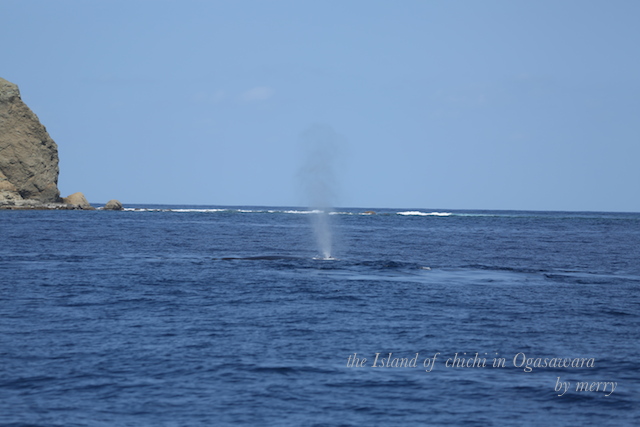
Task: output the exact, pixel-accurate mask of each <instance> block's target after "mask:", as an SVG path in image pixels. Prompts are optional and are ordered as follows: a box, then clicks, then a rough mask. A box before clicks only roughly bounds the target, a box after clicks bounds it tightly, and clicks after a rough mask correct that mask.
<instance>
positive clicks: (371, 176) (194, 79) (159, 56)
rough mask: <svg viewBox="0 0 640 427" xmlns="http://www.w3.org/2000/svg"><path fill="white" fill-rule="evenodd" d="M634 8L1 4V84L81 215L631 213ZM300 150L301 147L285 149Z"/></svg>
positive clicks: (637, 191)
mask: <svg viewBox="0 0 640 427" xmlns="http://www.w3.org/2000/svg"><path fill="white" fill-rule="evenodd" d="M639 17H640V2H639V1H635V0H631V1H604V0H603V1H588V0H579V1H565V0H563V1H557V0H553V1H545V0H542V1H540V0H538V1H517V0H504V1H489V0H482V1H475V0H474V1H445V0H442V1H428V0H419V1H411V0H403V1H391V0H388V1H371V0H365V1H349V0H340V1H330V0H322V1H321V0H295V1H280V0H267V1H249V0H238V1H231V0H228V1H189V0H183V1H141V0H138V1H136V0H127V1H80V0H76V1H65V0H57V1H48V0H47V1H31V0H0V20H1V22H2V24H1V25H0V42H1V43H2V50H1V54H0V77H3V78H5V79H7V80H9V81H11V82H13V83H16V84H18V85H19V87H20V90H21V92H22V98H23V100H24V101H25V102H26V103H27V105H29V106H30V107H31V109H32V110H34V112H35V113H36V114H37V115H38V116H39V117H40V120H41V121H42V122H43V124H44V125H45V126H46V127H47V129H48V130H49V133H50V134H51V136H52V137H53V139H54V140H55V141H56V142H57V143H58V147H59V154H60V178H59V187H60V190H61V192H62V195H63V196H65V195H68V194H70V193H73V192H76V191H82V192H84V193H85V195H86V196H87V198H88V199H89V201H91V202H96V203H100V202H102V203H103V202H106V201H107V200H109V199H112V198H117V199H119V200H121V201H122V202H123V203H125V204H126V203H171V204H209V205H265V206H290V205H296V206H297V205H304V203H305V201H304V197H302V196H301V195H300V191H299V185H298V184H297V183H296V181H297V180H299V176H300V175H299V171H300V168H301V167H302V165H303V164H304V160H303V159H302V157H303V156H302V155H301V152H302V151H304V150H301V149H300V141H301V135H303V134H305V132H308V130H309V129H310V128H311V129H313V126H316V127H317V125H318V124H320V125H322V126H324V128H325V129H333V131H334V132H335V133H336V134H337V135H339V138H336V140H337V141H339V142H340V144H339V145H340V147H339V149H338V150H337V154H336V155H335V156H334V157H335V161H336V163H335V165H334V166H333V167H332V170H333V171H334V173H335V176H334V177H332V181H333V182H334V183H335V186H336V188H335V189H334V190H335V193H336V194H337V198H336V200H337V201H336V204H337V205H338V206H345V207H362V208H372V209H373V208H379V207H392V208H419V209H531V210H593V211H633V212H640V166H639V162H640V54H639V52H640V50H639V49H640V48H639V46H640V25H639V24H638V22H639V21H638V19H639ZM302 139H304V138H302Z"/></svg>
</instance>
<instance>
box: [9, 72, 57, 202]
mask: <svg viewBox="0 0 640 427" xmlns="http://www.w3.org/2000/svg"><path fill="white" fill-rule="evenodd" d="M58 172H59V169H58V146H57V145H56V143H55V142H54V141H53V139H51V137H50V136H49V134H48V133H47V129H46V128H45V127H44V126H43V125H42V124H41V123H40V121H39V120H38V117H37V116H36V115H35V114H34V113H33V112H32V111H31V110H30V109H29V107H27V105H26V104H25V103H24V102H22V99H21V98H20V91H19V90H18V86H16V85H15V84H13V83H10V82H8V81H6V80H4V79H3V78H0V205H2V204H5V205H7V204H9V205H13V204H19V203H21V202H23V201H29V200H30V201H33V202H37V203H60V202H61V199H60V191H59V190H58Z"/></svg>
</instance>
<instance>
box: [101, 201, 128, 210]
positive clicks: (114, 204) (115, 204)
mask: <svg viewBox="0 0 640 427" xmlns="http://www.w3.org/2000/svg"><path fill="white" fill-rule="evenodd" d="M102 209H106V210H108V211H121V210H122V209H124V207H123V206H122V203H120V201H119V200H116V199H113V200H109V201H108V202H107V204H106V205H104V208H102Z"/></svg>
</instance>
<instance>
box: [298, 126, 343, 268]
mask: <svg viewBox="0 0 640 427" xmlns="http://www.w3.org/2000/svg"><path fill="white" fill-rule="evenodd" d="M339 142H340V137H339V135H338V134H337V133H336V132H335V131H334V130H333V129H332V128H331V127H330V126H327V125H313V126H311V127H310V128H309V129H307V130H306V131H305V132H304V133H302V135H301V136H300V145H301V147H302V149H303V152H304V162H303V166H302V168H301V169H300V173H299V179H300V183H301V184H302V187H303V190H304V194H305V196H306V198H307V203H308V205H309V208H310V209H311V210H312V214H311V218H312V223H313V231H314V235H315V239H316V243H317V245H318V250H319V251H320V255H321V258H322V259H334V258H333V233H332V230H331V223H330V222H331V221H330V217H329V214H330V213H331V211H332V210H333V206H334V202H335V197H336V193H335V192H336V181H335V166H336V165H335V163H336V155H337V150H338V145H339Z"/></svg>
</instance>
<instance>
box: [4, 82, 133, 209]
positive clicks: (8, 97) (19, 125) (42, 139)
mask: <svg viewBox="0 0 640 427" xmlns="http://www.w3.org/2000/svg"><path fill="white" fill-rule="evenodd" d="M58 173H59V168H58V146H57V145H56V143H55V142H54V141H53V139H51V136H49V133H48V132H47V129H46V128H45V127H44V126H43V125H42V124H41V123H40V120H39V119H38V117H37V116H36V115H35V114H34V113H33V111H31V109H30V108H29V107H28V106H27V105H26V104H25V103H24V102H23V101H22V98H21V97H20V90H19V89H18V86H17V85H15V84H13V83H11V82H8V81H7V80H5V79H3V78H1V77H0V209H94V208H93V207H92V206H91V205H90V204H89V202H87V199H86V198H85V197H84V195H83V194H82V193H74V194H72V195H70V196H68V197H65V198H61V197H60V190H58ZM119 207H120V209H121V208H122V205H121V204H120V205H119ZM116 208H117V205H116Z"/></svg>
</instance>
